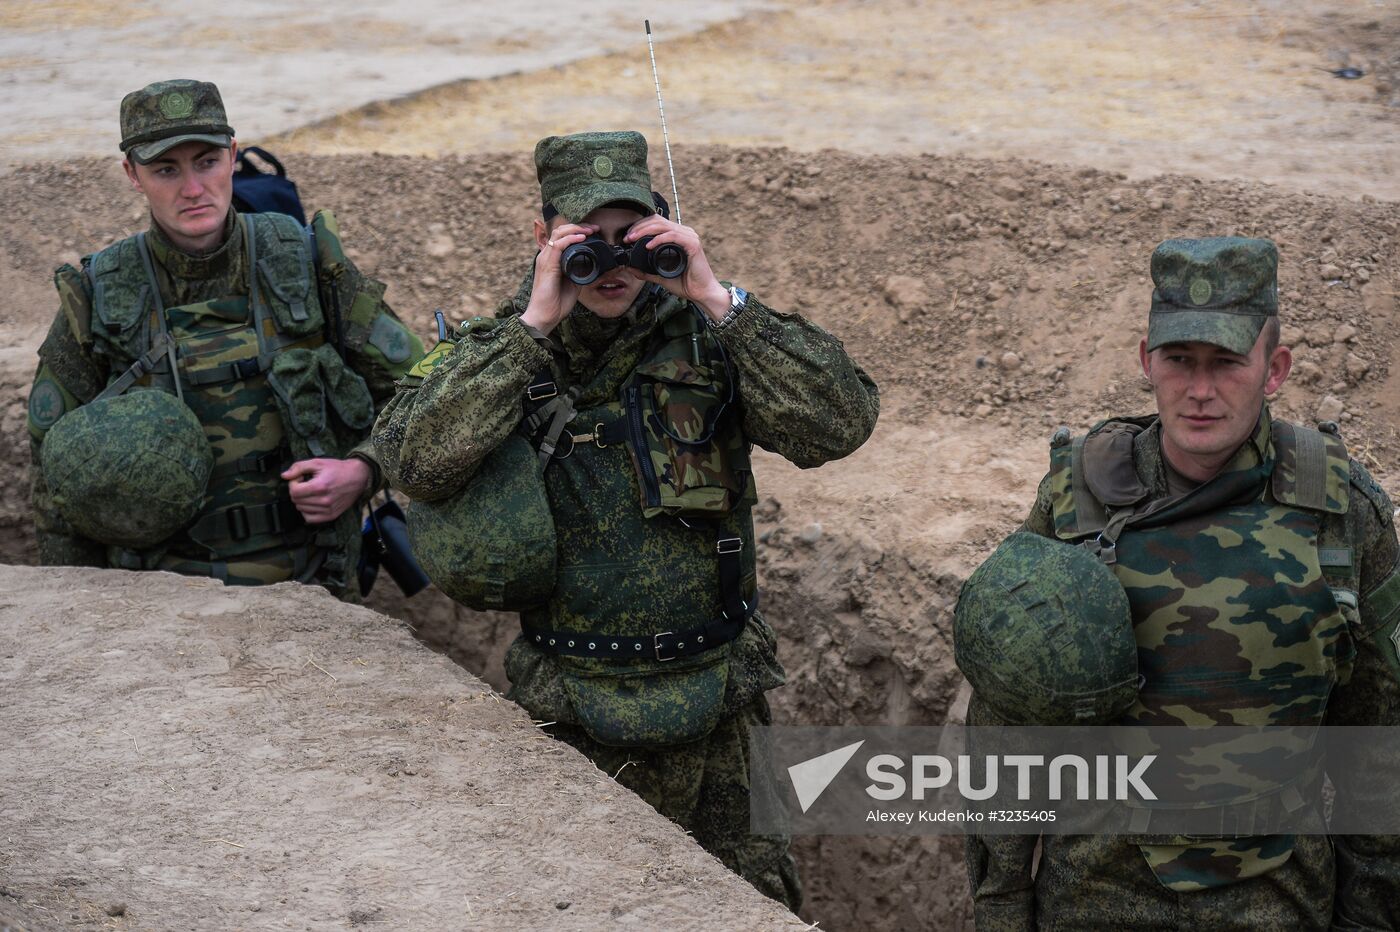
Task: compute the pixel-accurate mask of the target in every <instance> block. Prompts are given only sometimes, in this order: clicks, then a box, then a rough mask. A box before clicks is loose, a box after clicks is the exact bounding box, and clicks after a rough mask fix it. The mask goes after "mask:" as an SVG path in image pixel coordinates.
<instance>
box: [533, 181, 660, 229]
mask: <svg viewBox="0 0 1400 932" xmlns="http://www.w3.org/2000/svg"><path fill="white" fill-rule="evenodd" d="M619 201H620V202H622V203H624V204H628V205H629V206H635V207H636V208H637V211H638V212H639V213H642V214H654V213H656V205H655V204H654V203H653V202H652V200H651V192H650V191H647V190H645V189H643V188H642V187H641V186H640V185H635V184H628V183H627V182H625V181H600V182H598V183H597V184H591V185H589V186H588V187H586V188H581V189H579V190H577V191H571V192H569V193H568V194H565V195H563V196H561V197H556V198H555V199H554V201H553V202H552V203H553V204H554V209H555V210H557V211H559V213H561V214H562V215H563V216H564V219H566V220H568V221H569V222H570V223H580V222H582V221H583V218H584V217H587V216H588V215H589V214H591V213H593V211H595V210H597V209H598V208H599V207H602V206H603V205H604V204H612V203H614V202H619Z"/></svg>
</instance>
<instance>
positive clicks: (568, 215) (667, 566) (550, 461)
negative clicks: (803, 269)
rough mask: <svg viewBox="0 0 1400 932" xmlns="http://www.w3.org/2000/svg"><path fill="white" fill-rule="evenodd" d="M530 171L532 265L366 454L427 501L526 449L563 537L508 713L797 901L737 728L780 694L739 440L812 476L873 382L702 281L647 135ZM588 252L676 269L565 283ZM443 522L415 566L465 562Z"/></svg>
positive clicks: (798, 330) (532, 607) (753, 303)
mask: <svg viewBox="0 0 1400 932" xmlns="http://www.w3.org/2000/svg"><path fill="white" fill-rule="evenodd" d="M535 163H536V167H537V170H538V175H539V181H540V188H541V192H542V195H543V201H544V207H543V217H542V218H541V219H539V220H536V221H535V224H534V226H535V241H536V245H537V246H538V248H539V253H538V255H537V256H536V259H535V262H534V267H533V270H532V271H531V272H530V273H529V274H528V275H527V276H526V278H525V282H524V284H523V286H522V287H521V289H520V291H519V292H518V294H517V295H516V296H515V297H513V298H511V299H508V300H506V301H504V302H503V303H502V304H501V305H500V307H499V308H498V309H497V312H496V316H495V318H493V319H485V318H477V319H475V320H472V321H469V322H467V323H466V324H464V325H463V327H462V329H461V331H460V332H459V334H458V337H457V339H456V340H454V341H445V342H444V343H443V344H441V345H439V346H438V347H437V348H435V349H434V350H433V351H431V352H430V353H429V354H428V356H427V357H426V358H425V359H424V362H423V363H422V364H420V366H419V367H418V368H417V369H416V370H415V371H414V372H413V373H412V374H411V376H410V377H409V378H408V379H406V380H405V381H404V382H403V383H401V386H400V390H399V393H398V394H397V395H396V396H395V397H394V399H393V400H392V401H391V402H390V403H389V406H388V407H387V408H386V409H385V411H384V413H383V414H382V415H381V416H380V418H379V420H378V422H377V423H376V425H375V431H374V440H375V444H376V447H377V450H378V453H379V455H380V458H381V461H382V462H383V464H384V469H385V471H386V473H387V474H388V475H389V477H390V481H391V483H392V484H393V485H394V487H396V488H400V489H403V490H404V491H405V492H407V493H408V494H409V495H411V496H412V497H413V498H414V499H415V502H414V507H415V508H417V507H418V506H419V504H420V502H425V501H426V502H429V503H432V502H436V501H442V500H450V498H451V496H454V495H457V494H470V493H471V490H472V486H471V485H470V483H469V480H471V479H472V477H473V474H474V473H478V472H479V474H486V473H487V472H488V470H489V472H490V475H492V476H499V477H500V479H499V481H500V482H501V484H502V485H503V486H504V485H508V484H510V483H509V477H510V476H511V475H516V476H529V475H530V469H529V463H528V462H527V463H526V464H525V465H524V466H522V467H519V468H516V469H515V470H514V471H513V472H509V471H504V470H502V469H500V468H499V467H498V466H495V465H493V463H494V462H495V457H496V456H497V455H498V453H499V451H500V450H503V449H505V448H507V447H508V446H510V445H511V444H513V443H514V442H515V441H514V440H513V439H512V438H515V437H518V436H520V434H521V433H522V432H523V433H525V434H527V435H528V436H529V438H530V444H531V447H532V448H533V449H536V450H539V451H541V454H542V460H543V462H544V464H545V465H544V466H543V469H542V472H543V476H542V480H539V481H542V486H543V489H542V491H543V492H544V493H546V494H547V508H548V511H547V513H546V514H545V515H544V518H545V521H546V522H548V521H549V520H550V519H551V518H552V525H553V529H552V532H551V533H552V535H553V536H552V538H550V539H551V540H553V541H555V542H556V543H555V546H553V547H552V548H550V553H549V554H548V560H547V561H546V564H545V573H546V574H547V576H548V578H547V579H546V581H545V585H544V586H543V591H542V593H541V596H540V598H539V599H538V600H536V601H535V602H534V603H527V604H519V605H515V606H513V607H515V608H517V609H519V610H521V623H522V629H523V633H522V635H521V636H520V637H519V638H518V639H517V640H516V641H515V643H514V644H513V645H512V646H511V648H510V651H509V653H508V654H507V657H506V671H507V673H508V675H509V677H510V680H511V683H512V689H511V693H510V695H511V697H512V698H513V699H514V700H515V701H517V702H518V703H520V704H521V705H522V706H524V708H525V709H526V710H527V711H529V712H530V714H531V715H532V716H534V717H535V718H537V719H540V720H542V721H545V722H549V723H551V724H550V725H549V730H550V731H551V733H553V734H554V735H555V736H557V737H558V738H560V739H562V740H564V741H567V742H568V743H570V744H572V745H573V746H574V747H576V748H578V749H579V750H580V751H582V752H583V753H584V754H586V755H588V756H589V757H590V758H591V759H592V760H593V761H594V762H595V763H596V764H597V765H598V766H599V767H600V768H601V769H603V770H604V771H606V772H607V773H608V774H609V775H613V776H615V778H616V779H617V780H618V782H620V783H622V784H623V785H624V786H627V787H629V788H630V789H632V790H634V791H635V792H637V793H638V794H639V795H640V796H642V797H643V798H644V799H646V800H647V801H648V802H649V803H651V804H652V805H653V806H654V807H656V809H657V810H659V811H660V812H661V813H663V814H665V815H666V816H668V817H670V818H671V819H673V820H674V821H676V822H677V823H679V824H680V825H682V826H684V827H685V828H687V829H688V830H689V831H690V832H691V833H692V834H693V835H694V836H695V838H696V840H697V841H699V842H700V843H701V844H702V845H703V846H704V847H705V848H706V849H707V850H709V851H710V852H712V853H713V854H715V855H716V856H717V857H719V858H720V859H721V860H722V861H723V862H724V863H725V864H726V865H728V866H729V867H730V868H731V869H733V870H734V871H736V872H738V873H739V874H741V875H742V876H744V877H745V878H747V879H748V880H750V881H751V882H752V883H753V884H754V885H755V886H756V887H757V888H758V889H759V890H761V891H762V892H764V893H765V894H767V895H768V896H770V897H772V898H774V899H777V900H779V901H781V902H784V903H786V904H787V905H789V906H790V907H792V908H794V909H795V908H797V906H798V905H799V903H800V901H801V890H800V887H799V885H798V880H797V875H796V871H795V868H794V865H793V862H792V859H791V858H790V856H789V855H788V851H787V848H788V840H787V839H786V838H781V837H761V836H754V835H751V834H749V831H748V818H749V817H748V767H747V765H748V742H747V738H748V729H749V726H750V725H754V724H766V723H768V722H769V721H770V717H769V709H768V703H767V700H766V698H765V696H764V693H765V692H766V691H767V690H769V689H772V688H774V687H776V686H778V685H780V684H781V683H782V682H783V680H784V673H783V669H782V667H781V666H780V665H779V663H778V660H777V657H776V652H775V642H774V635H773V631H772V629H771V628H770V627H769V626H768V624H767V622H765V621H764V619H763V617H762V615H761V614H760V613H759V612H757V611H755V608H756V604H757V601H758V592H757V586H756V574H755V568H754V537H753V521H752V519H751V516H750V509H751V506H752V505H753V503H754V501H755V497H754V488H753V479H752V476H751V475H750V469H749V447H750V445H751V444H754V443H756V444H758V445H759V446H761V447H763V448H765V449H768V450H772V451H774V452H776V453H779V454H780V455H782V456H785V457H787V458H788V459H790V460H792V461H793V462H795V463H797V464H798V465H800V466H804V467H811V466H818V465H820V464H822V463H824V462H827V461H829V460H832V459H837V458H839V457H843V456H846V455H847V454H849V453H851V452H852V451H853V450H855V449H856V448H857V447H859V446H860V445H861V443H863V442H864V441H865V439H866V438H867V437H868V436H869V434H870V432H871V430H872V429H873V428H874V425H875V419H876V416H877V415H878V411H879V401H878V394H877V392H876V388H875V385H874V384H873V383H872V382H871V380H870V379H869V378H868V377H867V376H866V374H865V373H864V372H863V371H862V370H861V369H860V367H858V366H857V365H856V364H855V363H854V362H852V361H851V359H850V357H849V356H847V355H846V353H845V351H844V350H843V349H842V346H841V343H840V342H839V341H838V340H836V339H835V338H834V337H832V336H831V335H830V334H828V333H826V332H825V331H823V330H821V329H820V328H818V327H816V326H814V325H812V324H810V323H808V322H807V321H805V320H803V319H802V318H801V317H798V316H796V315H789V314H782V313H779V312H777V311H773V310H771V309H769V308H768V307H767V306H765V305H764V304H763V303H762V302H761V301H759V299H758V298H756V297H754V296H753V295H749V294H747V293H746V292H745V291H744V290H743V289H742V288H739V287H737V286H732V285H726V284H725V283H722V282H720V281H718V280H717V279H716V277H715V274H714V273H713V272H712V271H711V269H710V265H709V262H708V260H707V259H706V256H705V252H704V250H703V249H702V247H701V243H700V238H699V236H698V234H697V233H696V232H695V231H694V230H693V229H691V228H689V227H685V226H681V225H679V224H677V223H674V222H672V221H670V220H668V219H667V218H666V217H665V216H663V215H661V214H660V213H658V212H657V206H654V205H664V202H662V201H661V200H660V198H659V197H658V196H656V195H654V194H653V192H652V190H651V180H650V177H649V175H648V172H647V162H646V141H645V140H644V139H643V138H642V137H641V136H640V135H639V134H637V133H587V134H580V135H575V136H566V137H549V138H547V139H544V140H542V141H541V142H540V143H539V145H538V146H537V147H536V149H535ZM590 236H596V237H601V238H602V239H604V240H606V241H607V242H608V243H610V244H627V245H628V246H631V245H632V244H635V243H636V242H637V241H638V240H639V239H640V238H642V237H644V236H654V237H655V239H654V240H652V241H651V247H652V248H655V247H658V246H661V245H663V244H667V243H674V244H678V245H679V246H680V247H681V248H682V249H683V250H684V252H685V255H686V257H687V259H688V268H687V270H686V272H685V273H684V275H683V276H682V277H679V278H673V279H662V278H660V277H658V276H655V275H644V274H642V273H640V272H636V271H634V270H633V269H631V268H617V269H613V270H610V271H605V272H604V273H603V274H602V275H601V276H600V277H599V278H598V279H597V280H596V281H595V282H593V283H592V284H588V285H584V286H579V285H575V284H573V283H572V282H571V281H570V279H569V278H567V277H565V276H564V275H562V274H561V269H560V262H561V257H562V255H563V253H564V251H565V250H567V249H568V248H569V247H570V246H572V245H574V244H576V243H581V242H583V241H584V240H585V239H587V238H588V237H590ZM540 405H544V407H540ZM522 416H523V417H524V423H523V426H522ZM526 459H527V460H533V459H534V454H533V453H527V456H526ZM493 481H497V480H493ZM464 486H465V487H466V489H467V491H466V492H462V491H461V490H463V489H464ZM527 491H528V490H527ZM500 495H501V496H502V497H505V496H510V495H515V493H513V492H510V491H508V490H507V489H505V488H501V489H500ZM526 499H527V496H518V495H517V496H516V497H515V498H514V499H512V500H515V501H520V502H525V501H526ZM531 520H533V519H531ZM413 522H414V518H413V516H412V515H410V528H411V529H412V528H413V526H414V523H413ZM434 528H435V529H434V530H432V531H431V532H429V533H427V534H426V535H424V534H421V533H420V534H417V535H416V536H415V537H414V546H415V550H416V551H417V552H418V554H419V555H420V558H421V559H422V560H423V562H424V566H425V567H430V565H438V564H439V562H440V561H441V560H443V559H446V558H450V557H451V556H452V555H453V554H456V553H460V552H461V551H462V550H463V549H464V548H467V547H470V546H471V542H469V541H461V540H457V539H455V538H454V536H453V535H452V533H451V528H450V526H447V525H444V524H442V523H439V524H438V525H435V526H434ZM556 564H557V565H556ZM429 572H430V574H431V573H432V570H431V568H430V569H429ZM486 604H507V605H509V602H508V601H507V602H505V603H502V602H499V601H498V602H487V603H486Z"/></svg>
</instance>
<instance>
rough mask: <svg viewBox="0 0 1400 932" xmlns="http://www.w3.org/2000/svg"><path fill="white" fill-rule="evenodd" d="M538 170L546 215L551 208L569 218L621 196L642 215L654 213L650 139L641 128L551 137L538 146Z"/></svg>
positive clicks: (579, 216) (573, 219)
mask: <svg viewBox="0 0 1400 932" xmlns="http://www.w3.org/2000/svg"><path fill="white" fill-rule="evenodd" d="M535 173H536V174H537V175H538V176H539V179H540V195H541V196H542V197H543V198H544V206H545V214H546V216H547V217H548V215H549V214H550V210H549V209H550V208H553V209H554V210H555V211H558V212H559V213H560V214H562V215H563V216H564V218H565V219H566V220H568V221H569V222H570V223H578V222H580V221H581V220H583V218H584V217H586V216H588V215H589V214H590V213H592V212H593V211H595V210H597V209H598V208H599V207H602V206H603V205H604V204H610V203H612V202H613V201H622V202H624V203H626V204H628V205H630V206H635V207H636V208H637V210H639V211H641V212H642V213H643V214H653V213H656V205H655V203H654V202H653V201H652V199H651V174H650V173H649V172H648V171H647V141H646V138H645V137H643V136H642V134H641V133H633V132H622V133H576V134H574V135H573V136H547V137H545V138H544V139H541V140H540V141H539V143H537V144H536V145H535Z"/></svg>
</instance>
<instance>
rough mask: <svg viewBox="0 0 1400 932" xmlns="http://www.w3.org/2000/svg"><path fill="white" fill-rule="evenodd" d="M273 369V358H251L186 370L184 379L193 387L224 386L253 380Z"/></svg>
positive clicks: (260, 356)
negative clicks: (254, 377)
mask: <svg viewBox="0 0 1400 932" xmlns="http://www.w3.org/2000/svg"><path fill="white" fill-rule="evenodd" d="M271 368H272V357H271V356H264V355H258V356H250V357H248V358H247V359H237V360H234V361H233V362H229V363H224V364H223V365H220V366H208V367H207V368H204V369H199V370H197V371H190V370H189V369H186V370H185V373H184V379H185V381H186V382H188V383H190V384H191V385H196V386H199V387H201V388H202V387H204V386H205V385H222V384H224V383H225V382H241V381H244V380H245V379H251V378H252V377H253V376H255V375H259V374H261V373H263V372H266V371H267V370H268V369H271Z"/></svg>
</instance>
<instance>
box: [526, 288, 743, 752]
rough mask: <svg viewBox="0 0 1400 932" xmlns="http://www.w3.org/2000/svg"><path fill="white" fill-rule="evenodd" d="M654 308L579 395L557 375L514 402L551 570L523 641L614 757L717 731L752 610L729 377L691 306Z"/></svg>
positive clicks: (667, 300) (736, 417)
mask: <svg viewBox="0 0 1400 932" xmlns="http://www.w3.org/2000/svg"><path fill="white" fill-rule="evenodd" d="M651 301H652V306H653V308H654V311H655V314H656V322H655V323H654V324H653V325H652V326H651V327H649V328H640V327H636V328H630V329H625V330H624V331H623V332H622V333H621V334H619V336H618V337H617V339H616V340H615V341H614V342H613V344H611V345H610V346H609V347H608V349H607V351H606V352H605V355H604V357H603V359H602V360H601V365H600V367H599V369H598V371H597V372H596V374H594V375H593V376H592V378H591V379H589V380H588V381H587V383H586V384H580V385H572V386H570V385H568V384H567V382H566V381H565V379H564V378H563V374H562V371H561V370H560V369H559V367H558V363H556V366H555V367H553V368H551V369H550V370H548V371H545V372H541V373H540V374H539V375H537V376H536V377H535V379H534V380H533V381H532V383H531V385H530V386H529V388H528V389H527V391H526V398H525V400H524V402H523V406H524V417H523V419H522V430H523V431H524V432H525V433H526V435H527V436H529V437H530V438H531V442H532V444H534V445H535V446H536V447H537V448H538V449H539V451H540V455H541V458H542V460H543V461H544V469H543V483H544V488H545V492H546V494H547V497H548V501H549V507H550V511H551V513H552V515H553V518H554V530H555V534H556V539H557V570H556V576H555V580H554V585H553V588H552V591H551V592H550V594H549V596H548V598H547V599H545V600H544V602H543V603H542V604H539V605H536V606H532V607H528V608H526V609H525V610H524V611H522V612H521V626H522V631H523V634H524V638H525V640H526V641H527V642H528V643H529V644H530V645H531V646H532V647H534V648H536V649H538V650H540V651H542V652H544V653H546V654H552V655H554V656H555V660H556V661H557V663H558V665H559V667H560V669H561V671H562V674H563V681H564V686H565V688H566V689H567V692H568V698H569V701H570V704H571V705H572V711H573V713H574V715H575V716H576V718H577V720H578V721H579V722H580V723H581V724H582V725H583V726H584V727H585V728H586V729H587V730H588V731H589V733H590V734H591V735H592V736H593V737H594V738H595V739H596V740H599V741H601V742H603V743H605V744H612V745H620V746H631V745H658V744H672V743H678V742H683V741H689V740H694V739H696V738H699V737H702V736H703V735H704V734H706V733H708V732H709V731H710V730H711V729H712V728H713V727H714V725H715V724H716V722H717V721H718V720H719V717H720V715H721V711H722V708H721V706H722V700H723V699H724V696H725V692H726V684H727V682H728V679H729V672H728V663H727V657H728V650H727V647H728V645H729V644H730V643H731V642H732V641H733V640H734V639H735V638H736V637H738V636H739V634H740V633H741V632H742V631H743V630H744V627H745V624H746V621H747V619H748V617H749V616H750V615H751V614H752V613H753V611H754V609H755V606H756V604H757V584H756V573H755V569H754V536H753V521H752V517H751V514H750V512H751V508H752V506H753V503H754V501H755V495H754V489H753V481H752V476H751V467H750V463H749V444H748V441H747V439H746V438H745V437H744V434H743V431H742V428H741V425H740V412H739V406H738V385H737V374H736V373H735V372H734V370H733V368H732V365H731V364H730V362H729V360H728V357H727V355H726V353H725V351H724V349H723V347H722V346H721V344H720V343H719V341H718V340H717V339H716V338H715V337H714V335H713V334H712V332H711V331H710V328H709V327H708V326H707V325H706V324H705V322H704V321H703V320H702V319H701V317H700V314H699V311H698V310H697V309H696V308H694V307H693V306H692V305H690V304H689V303H687V302H684V301H681V300H679V299H677V298H674V297H671V296H669V295H665V296H663V295H662V294H656V293H653V295H652V299H651Z"/></svg>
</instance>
